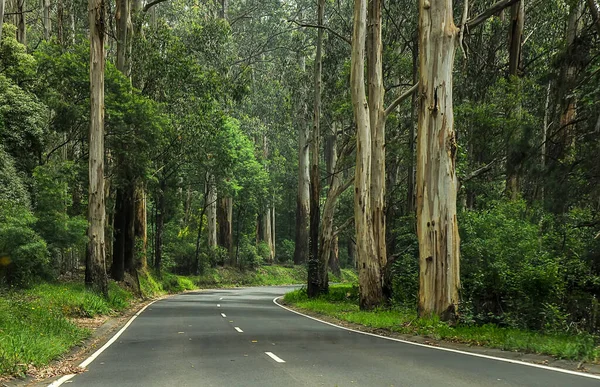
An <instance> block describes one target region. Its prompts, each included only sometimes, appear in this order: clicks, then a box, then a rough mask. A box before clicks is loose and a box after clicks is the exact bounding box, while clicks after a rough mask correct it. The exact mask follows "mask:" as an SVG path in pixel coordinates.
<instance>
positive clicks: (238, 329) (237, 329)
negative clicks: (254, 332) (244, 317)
mask: <svg viewBox="0 0 600 387" xmlns="http://www.w3.org/2000/svg"><path fill="white" fill-rule="evenodd" d="M233 329H235V330H236V331H238V332H240V333H244V331H243V330H241V329H240V328H239V327H233Z"/></svg>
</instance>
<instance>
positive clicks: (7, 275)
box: [0, 199, 49, 287]
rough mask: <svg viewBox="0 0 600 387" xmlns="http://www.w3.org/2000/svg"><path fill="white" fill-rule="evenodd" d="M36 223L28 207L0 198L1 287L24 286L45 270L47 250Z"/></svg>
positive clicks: (46, 266)
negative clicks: (37, 231) (34, 228)
mask: <svg viewBox="0 0 600 387" xmlns="http://www.w3.org/2000/svg"><path fill="white" fill-rule="evenodd" d="M35 222H36V219H35V217H34V216H33V214H32V213H31V211H30V210H29V209H28V208H27V207H24V206H20V205H15V203H13V202H10V201H7V200H4V199H0V287H1V286H2V285H3V284H8V285H19V286H23V285H27V284H28V283H29V282H31V281H33V280H34V279H36V278H39V277H40V276H43V275H45V274H46V273H47V269H48V262H49V261H48V249H47V246H46V242H45V241H44V240H43V239H42V238H41V237H40V236H39V235H38V234H37V233H36V232H35V231H34V230H33V226H34V224H35Z"/></svg>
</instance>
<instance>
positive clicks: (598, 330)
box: [0, 0, 600, 372]
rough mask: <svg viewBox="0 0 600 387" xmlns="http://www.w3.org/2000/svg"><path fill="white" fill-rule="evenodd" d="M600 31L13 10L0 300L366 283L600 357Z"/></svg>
mask: <svg viewBox="0 0 600 387" xmlns="http://www.w3.org/2000/svg"><path fill="white" fill-rule="evenodd" d="M599 13H600V4H599V3H598V1H597V0H455V1H452V0H410V1H406V0H388V1H383V0H368V1H367V0H354V1H350V0H312V1H308V0H293V1H291V0H285V1H284V0H114V1H112V0H88V1H87V2H80V1H75V0H42V1H40V2H33V1H27V0H0V32H1V44H0V298H5V299H9V298H10V297H13V296H14V294H19V292H25V291H27V289H31V288H32V287H35V286H38V285H39V284H40V283H50V284H63V283H72V282H76V283H78V284H83V283H85V285H86V287H87V288H88V289H89V291H90V292H94V293H97V294H98V295H100V297H101V298H102V297H104V298H105V299H108V300H111V299H112V298H111V295H110V294H109V293H110V292H111V291H113V290H114V289H115V288H114V284H115V283H117V284H120V286H122V287H124V288H125V289H128V290H130V291H132V292H133V293H134V294H138V295H139V294H141V293H143V289H144V286H145V283H147V282H148V281H149V279H150V278H156V280H157V281H160V279H161V278H191V279H192V280H193V279H194V278H198V277H199V276H202V275H207V273H212V272H211V270H215V269H216V268H229V269H228V270H234V271H236V272H239V273H246V272H254V271H257V270H261V268H265V267H266V268H270V267H274V266H284V267H290V268H292V267H295V268H300V270H302V276H303V277H302V279H303V282H304V284H305V289H303V290H302V291H303V292H305V294H306V297H308V298H309V299H310V298H319V297H322V296H323V295H326V294H328V293H329V291H330V289H329V287H330V285H329V284H330V282H332V280H333V279H339V278H341V277H342V276H343V273H342V271H341V270H342V269H351V270H350V271H355V272H356V273H357V279H356V284H355V285H356V286H355V287H354V289H355V291H356V297H357V299H356V302H357V303H358V307H359V308H360V310H365V311H367V310H389V309H394V308H400V309H403V310H404V309H406V310H412V311H414V312H415V313H417V314H418V316H419V317H421V318H431V317H435V318H437V319H439V320H440V321H443V322H446V323H448V324H450V326H456V325H457V324H458V325H464V326H487V325H488V324H492V325H494V326H498V327H506V328H515V329H522V330H530V331H534V332H541V333H559V334H568V335H580V334H585V335H587V336H586V337H591V338H592V339H591V340H592V341H593V343H595V344H594V346H597V345H598V343H599V340H598V337H600V300H599V297H600V15H599ZM169 276H171V277H169ZM173 276H176V277H173ZM152 281H154V279H152ZM111 289H112V290H111ZM0 301H1V300H0ZM7 305H8V304H7V303H6V302H4V301H2V302H0V316H2V311H1V309H2V308H3V307H5V308H8V306H7ZM0 325H1V323H0ZM0 328H1V327H0ZM1 331H2V329H0V332H1ZM2 356H3V349H2V338H1V337H0V369H2V367H1V366H2V359H1V358H2ZM11 372H12V371H11Z"/></svg>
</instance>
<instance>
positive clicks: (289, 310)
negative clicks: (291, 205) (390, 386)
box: [273, 296, 600, 380]
mask: <svg viewBox="0 0 600 387" xmlns="http://www.w3.org/2000/svg"><path fill="white" fill-rule="evenodd" d="M282 297H283V296H279V297H275V298H274V299H273V303H274V304H275V305H277V306H278V307H280V308H283V309H285V310H287V311H288V312H292V313H295V314H297V315H300V316H303V317H306V318H309V319H311V320H315V321H318V322H320V323H322V324H327V325H330V326H332V327H336V328H339V329H343V330H345V331H349V332H354V333H359V334H361V335H366V336H373V337H378V338H380V339H385V340H390V341H396V342H398V343H404V344H409V345H415V346H417V347H424V348H429V349H434V350H438V351H446V352H453V353H458V354H461V355H467V356H474V357H480V358H483V359H490V360H497V361H502V362H505V363H511V364H519V365H523V366H527V367H534V368H541V369H543V370H548V371H554V372H561V373H563V374H569V375H575V376H581V377H584V378H590V379H597V380H600V375H593V374H586V373H584V372H579V371H571V370H565V369H562V368H556V367H550V366H546V365H542V364H535V363H528V362H525V361H521V360H513V359H505V358H502V357H496V356H491V355H483V354H480V353H473V352H466V351H461V350H459V349H452V348H444V347H436V346H433V345H427V344H421V343H415V342H412V341H408V340H402V339H396V338H394V337H387V336H381V335H377V334H375V333H370V332H363V331H358V330H356V329H352V328H346V327H343V326H340V325H336V324H334V323H330V322H328V321H323V320H319V319H318V318H316V317H312V316H309V315H306V314H304V313H300V312H298V311H295V310H293V309H290V308H288V307H285V306H283V305H281V304H280V303H278V302H277V300H278V299H280V298H282Z"/></svg>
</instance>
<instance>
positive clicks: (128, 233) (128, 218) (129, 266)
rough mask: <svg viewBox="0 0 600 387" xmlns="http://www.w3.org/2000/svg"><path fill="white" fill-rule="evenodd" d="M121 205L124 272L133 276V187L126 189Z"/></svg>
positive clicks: (134, 269) (134, 272)
mask: <svg viewBox="0 0 600 387" xmlns="http://www.w3.org/2000/svg"><path fill="white" fill-rule="evenodd" d="M123 205H124V207H123V213H124V217H125V229H124V230H122V232H123V235H124V236H125V249H124V250H125V253H124V255H125V271H126V272H127V273H129V274H131V275H132V276H135V274H136V264H135V203H134V188H133V186H129V187H127V189H126V191H125V200H124V201H123Z"/></svg>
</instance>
